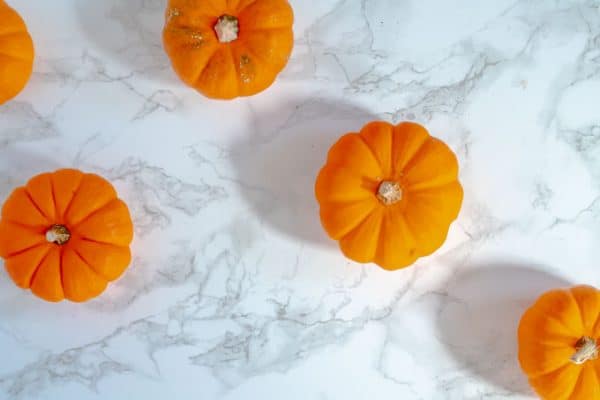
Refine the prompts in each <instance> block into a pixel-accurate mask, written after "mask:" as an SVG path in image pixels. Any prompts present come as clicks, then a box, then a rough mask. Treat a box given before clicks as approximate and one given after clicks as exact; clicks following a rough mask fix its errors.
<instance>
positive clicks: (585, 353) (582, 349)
mask: <svg viewBox="0 0 600 400" xmlns="http://www.w3.org/2000/svg"><path fill="white" fill-rule="evenodd" d="M575 349H576V350H577V351H576V352H575V354H573V355H572V356H571V362H572V363H573V364H576V365H581V364H583V363H585V362H586V361H589V360H595V359H596V358H598V351H599V350H600V349H599V348H598V343H597V342H596V341H595V340H594V339H592V338H591V337H589V336H584V337H582V338H581V339H579V340H578V341H577V343H576V344H575Z"/></svg>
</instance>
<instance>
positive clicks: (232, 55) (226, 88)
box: [163, 0, 294, 99]
mask: <svg viewBox="0 0 600 400" xmlns="http://www.w3.org/2000/svg"><path fill="white" fill-rule="evenodd" d="M293 22H294V14H293V11H292V8H291V6H290V4H289V3H288V2H287V0H169V3H168V5H167V11H166V22H165V27H164V30H163V43H164V47H165V51H166V52H167V54H168V56H169V57H170V59H171V63H172V65H173V69H174V70H175V72H176V73H177V75H179V77H180V78H181V80H183V81H184V82H185V83H186V84H187V85H189V86H191V87H193V88H195V89H196V90H198V91H199V92H200V93H202V94H204V95H205V96H207V97H209V98H214V99H233V98H236V97H242V96H251V95H254V94H256V93H259V92H262V91H263V90H265V89H266V88H268V87H269V86H271V84H272V83H273V82H274V81H275V78H276V77H277V75H278V74H279V72H281V70H282V69H283V68H284V67H285V65H286V64H287V62H288V59H289V56H290V54H291V52H292V47H293V43H294V34H293V31H292V25H293Z"/></svg>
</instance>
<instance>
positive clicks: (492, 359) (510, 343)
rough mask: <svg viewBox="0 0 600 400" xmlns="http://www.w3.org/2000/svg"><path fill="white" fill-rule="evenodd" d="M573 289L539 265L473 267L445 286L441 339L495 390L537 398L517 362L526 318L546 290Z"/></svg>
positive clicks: (439, 314)
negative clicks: (520, 332) (520, 331)
mask: <svg viewBox="0 0 600 400" xmlns="http://www.w3.org/2000/svg"><path fill="white" fill-rule="evenodd" d="M567 286H570V284H569V282H567V281H566V280H564V279H563V278H560V277H558V276H555V275H552V274H550V273H548V272H545V271H543V270H542V267H540V266H535V265H533V266H531V265H518V264H512V263H500V262H499V263H495V264H488V265H477V266H474V267H470V268H469V269H468V271H465V272H463V273H459V274H458V275H456V276H454V277H453V278H452V279H450V281H449V282H448V283H447V286H446V293H447V297H446V298H445V301H444V303H443V304H442V306H441V308H440V309H439V311H438V313H437V327H438V335H439V337H440V339H441V341H442V343H443V344H444V345H445V346H446V348H447V349H448V351H449V352H450V354H451V355H452V356H453V357H454V358H455V359H456V360H457V361H458V362H459V363H460V364H461V365H462V366H464V367H466V368H467V369H469V370H470V371H472V372H473V373H474V374H476V375H478V376H480V377H482V378H483V379H485V380H486V381H488V382H490V383H492V384H493V385H495V386H497V387H500V388H503V389H506V390H509V391H511V392H515V393H521V394H527V395H533V391H532V390H531V389H530V387H529V385H528V382H527V378H526V376H525V375H524V374H523V373H522V372H521V367H520V365H519V361H518V343H517V330H518V326H519V321H520V318H521V316H522V314H523V313H524V312H525V310H526V309H527V308H529V307H530V306H531V305H532V304H533V303H534V302H535V300H536V299H537V298H538V297H539V296H540V295H541V294H542V293H543V292H545V291H547V290H550V289H554V288H560V287H567Z"/></svg>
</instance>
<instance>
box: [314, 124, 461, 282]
mask: <svg viewBox="0 0 600 400" xmlns="http://www.w3.org/2000/svg"><path fill="white" fill-rule="evenodd" d="M315 191H316V197H317V200H318V202H319V205H320V214H321V222H322V225H323V227H324V228H325V231H326V232H327V234H328V235H329V236H330V237H331V238H332V239H334V240H337V241H339V244H340V248H341V250H342V252H343V253H344V254H345V255H346V256H347V257H348V258H350V259H352V260H354V261H357V262H361V263H367V262H375V263H376V264H378V265H379V266H381V267H383V268H385V269H389V270H394V269H398V268H403V267H406V266H408V265H410V264H412V263H413V262H415V261H416V260H417V258H419V257H423V256H426V255H429V254H431V253H433V252H434V251H435V250H436V249H438V248H439V247H440V246H441V245H442V244H443V243H444V241H445V239H446V236H447V233H448V229H449V226H450V224H451V223H452V221H454V220H455V219H456V218H457V216H458V212H459V210H460V207H461V204H462V199H463V190H462V186H461V185H460V183H459V182H458V162H457V159H456V156H455V155H454V153H453V152H452V151H451V150H450V149H449V148H448V146H447V145H446V144H444V143H443V142H442V141H441V140H439V139H436V138H434V137H432V136H430V135H429V133H428V132H427V130H426V129H425V128H424V127H423V126H421V125H419V124H416V123H410V122H404V123H401V124H399V125H397V126H393V125H392V124H389V123H386V122H372V123H369V124H367V125H366V126H365V127H364V128H363V129H362V130H361V131H360V133H349V134H346V135H344V136H342V138H341V139H339V140H338V141H337V143H335V144H334V145H333V147H332V148H331V149H330V151H329V155H328V158H327V162H326V164H325V166H324V167H323V169H322V170H321V172H320V173H319V176H318V178H317V181H316V188H315Z"/></svg>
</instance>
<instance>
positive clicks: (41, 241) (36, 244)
mask: <svg viewBox="0 0 600 400" xmlns="http://www.w3.org/2000/svg"><path fill="white" fill-rule="evenodd" d="M8 222H9V223H11V224H13V225H17V226H20V227H21V228H26V229H31V227H30V226H24V225H19V224H15V223H13V222H12V221H8ZM45 240H46V238H44V237H42V236H40V241H39V242H37V243H35V244H32V245H31V246H27V247H26V248H24V249H21V250H17V251H15V252H14V253H9V254H7V255H6V256H5V258H10V257H14V256H18V255H19V254H23V253H25V252H26V251H29V250H31V249H33V248H34V247H37V246H39V245H42V244H45V243H47V242H46V241H45Z"/></svg>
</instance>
